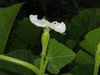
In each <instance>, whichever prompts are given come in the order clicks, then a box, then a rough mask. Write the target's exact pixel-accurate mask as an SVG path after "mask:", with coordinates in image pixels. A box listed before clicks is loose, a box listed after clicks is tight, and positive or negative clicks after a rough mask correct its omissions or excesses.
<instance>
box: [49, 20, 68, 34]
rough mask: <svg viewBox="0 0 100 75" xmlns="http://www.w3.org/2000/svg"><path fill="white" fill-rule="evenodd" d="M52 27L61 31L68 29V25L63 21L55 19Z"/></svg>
mask: <svg viewBox="0 0 100 75" xmlns="http://www.w3.org/2000/svg"><path fill="white" fill-rule="evenodd" d="M50 28H51V29H54V30H55V31H56V32H59V33H64V32H65V31H66V25H65V24H64V23H63V22H61V23H59V22H57V21H54V22H52V23H51V25H50Z"/></svg>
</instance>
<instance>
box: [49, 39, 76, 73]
mask: <svg viewBox="0 0 100 75" xmlns="http://www.w3.org/2000/svg"><path fill="white" fill-rule="evenodd" d="M75 55H76V54H75V53H74V52H73V51H72V50H71V49H69V48H67V47H66V46H65V45H63V44H61V43H58V42H57V41H56V40H55V39H50V41H49V44H48V49H47V57H48V60H49V61H48V66H47V70H48V71H49V72H51V73H52V74H58V73H59V71H60V69H61V68H62V67H64V66H65V65H67V64H69V63H70V62H71V61H73V59H74V58H75Z"/></svg>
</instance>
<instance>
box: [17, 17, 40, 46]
mask: <svg viewBox="0 0 100 75" xmlns="http://www.w3.org/2000/svg"><path fill="white" fill-rule="evenodd" d="M41 30H42V28H39V27H36V26H35V25H33V24H32V23H31V22H30V20H29V18H24V19H23V20H22V21H18V28H17V29H16V31H15V34H17V35H18V36H19V37H20V38H21V39H22V40H23V41H25V42H26V43H28V44H29V45H30V46H31V47H33V45H34V43H35V41H36V39H37V37H38V36H39V34H40V32H41Z"/></svg>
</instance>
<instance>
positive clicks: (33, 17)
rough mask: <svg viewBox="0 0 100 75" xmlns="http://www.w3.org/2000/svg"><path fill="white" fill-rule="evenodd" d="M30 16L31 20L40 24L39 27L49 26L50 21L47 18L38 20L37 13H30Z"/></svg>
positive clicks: (37, 24)
mask: <svg viewBox="0 0 100 75" xmlns="http://www.w3.org/2000/svg"><path fill="white" fill-rule="evenodd" d="M29 18H30V21H31V22H32V23H33V24H35V25H36V26H39V27H46V26H47V23H49V22H48V21H47V20H45V19H42V20H38V19H37V15H30V16H29Z"/></svg>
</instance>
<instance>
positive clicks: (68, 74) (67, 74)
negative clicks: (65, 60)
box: [60, 73, 73, 75]
mask: <svg viewBox="0 0 100 75" xmlns="http://www.w3.org/2000/svg"><path fill="white" fill-rule="evenodd" d="M60 75H73V74H71V73H66V74H60Z"/></svg>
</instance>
